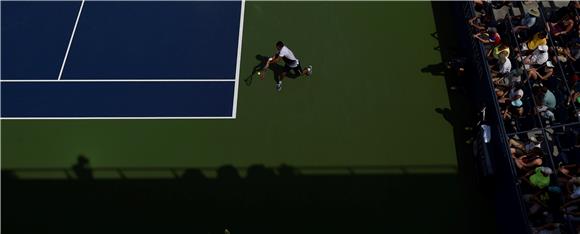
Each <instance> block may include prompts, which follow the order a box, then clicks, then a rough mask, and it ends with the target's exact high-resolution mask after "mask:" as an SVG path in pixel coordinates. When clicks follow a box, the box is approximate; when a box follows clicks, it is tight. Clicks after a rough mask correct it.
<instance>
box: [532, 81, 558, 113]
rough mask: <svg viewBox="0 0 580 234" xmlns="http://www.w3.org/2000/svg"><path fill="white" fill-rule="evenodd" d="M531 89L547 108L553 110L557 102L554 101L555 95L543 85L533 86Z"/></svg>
mask: <svg viewBox="0 0 580 234" xmlns="http://www.w3.org/2000/svg"><path fill="white" fill-rule="evenodd" d="M533 91H534V95H535V96H536V97H537V98H538V100H539V101H540V102H543V103H544V105H546V106H547V107H548V108H549V109H551V110H553V109H555V108H556V105H557V104H558V103H557V102H556V96H555V95H554V93H552V91H550V90H549V89H548V88H546V87H544V86H535V87H534V88H533Z"/></svg>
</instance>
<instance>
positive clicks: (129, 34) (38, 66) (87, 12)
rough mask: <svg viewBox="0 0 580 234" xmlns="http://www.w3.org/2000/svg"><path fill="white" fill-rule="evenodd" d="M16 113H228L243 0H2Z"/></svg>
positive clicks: (6, 66)
mask: <svg viewBox="0 0 580 234" xmlns="http://www.w3.org/2000/svg"><path fill="white" fill-rule="evenodd" d="M1 4H2V5H1V6H2V16H1V17H2V28H1V30H2V48H1V54H2V60H1V61H2V70H1V76H2V77H1V80H2V83H1V84H2V94H1V96H2V101H1V102H2V103H1V104H2V111H1V117H2V118H3V119H10V118H16V119H20V118H24V119H25V118H35V119H36V118H115V117H122V118H232V117H235V110H234V109H235V99H236V97H235V93H236V85H237V82H236V80H237V79H236V75H237V74H236V71H237V64H238V52H239V51H240V50H239V48H238V47H239V46H240V45H241V43H239V39H240V38H241V37H240V34H241V27H240V26H241V24H240V21H241V11H242V2H240V1H219V2H202V1H179V2H147V1H144V2H136V1H129V2H111V1H84V2H81V1H64V2H32V1H18V2H17V1H3V2H1Z"/></svg>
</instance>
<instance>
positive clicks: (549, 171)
mask: <svg viewBox="0 0 580 234" xmlns="http://www.w3.org/2000/svg"><path fill="white" fill-rule="evenodd" d="M540 172H542V174H543V175H544V176H550V175H551V174H552V169H551V168H549V167H540Z"/></svg>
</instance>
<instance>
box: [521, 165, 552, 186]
mask: <svg viewBox="0 0 580 234" xmlns="http://www.w3.org/2000/svg"><path fill="white" fill-rule="evenodd" d="M551 174H552V169H550V168H549V167H536V169H534V170H533V171H530V172H528V173H526V175H524V176H523V177H521V179H522V180H523V181H525V182H527V183H528V184H530V185H531V186H532V187H534V188H539V189H544V188H546V187H548V186H549V185H550V175H551Z"/></svg>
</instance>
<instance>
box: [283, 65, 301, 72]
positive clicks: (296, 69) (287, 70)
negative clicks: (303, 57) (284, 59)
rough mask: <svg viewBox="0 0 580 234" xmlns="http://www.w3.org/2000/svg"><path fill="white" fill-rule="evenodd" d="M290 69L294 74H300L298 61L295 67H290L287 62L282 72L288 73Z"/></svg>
mask: <svg viewBox="0 0 580 234" xmlns="http://www.w3.org/2000/svg"><path fill="white" fill-rule="evenodd" d="M290 71H293V72H294V74H296V75H302V67H301V66H300V63H298V66H296V67H290V66H289V65H288V64H286V65H284V72H286V73H288V72H290Z"/></svg>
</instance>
